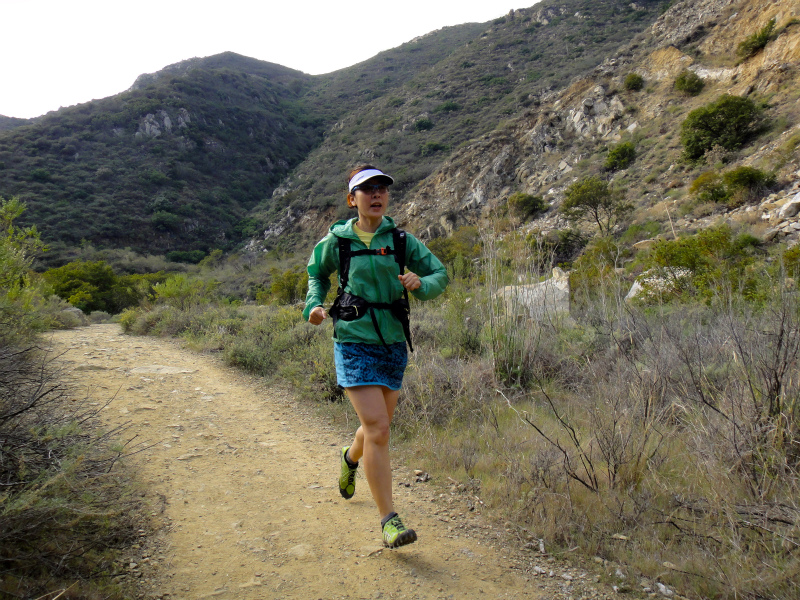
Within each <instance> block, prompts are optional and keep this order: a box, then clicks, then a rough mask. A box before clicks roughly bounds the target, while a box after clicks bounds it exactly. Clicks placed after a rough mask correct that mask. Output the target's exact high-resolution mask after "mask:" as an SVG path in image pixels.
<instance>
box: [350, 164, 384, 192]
mask: <svg viewBox="0 0 800 600" xmlns="http://www.w3.org/2000/svg"><path fill="white" fill-rule="evenodd" d="M376 177H377V178H379V179H378V181H376V182H375V183H385V184H386V185H391V184H393V183H394V179H392V178H391V177H389V176H388V175H387V174H386V173H384V172H383V171H381V170H380V169H365V170H363V171H359V172H358V173H356V174H355V175H353V178H352V179H351V180H350V183H348V184H347V191H348V192H350V193H352V192H353V188H354V187H356V186H357V185H359V184H362V183H364V182H365V181H367V180H368V179H372V178H376Z"/></svg>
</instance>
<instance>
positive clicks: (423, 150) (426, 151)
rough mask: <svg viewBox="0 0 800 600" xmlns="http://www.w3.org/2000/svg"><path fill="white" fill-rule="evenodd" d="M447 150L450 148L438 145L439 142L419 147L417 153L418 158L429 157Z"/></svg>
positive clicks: (445, 145)
mask: <svg viewBox="0 0 800 600" xmlns="http://www.w3.org/2000/svg"><path fill="white" fill-rule="evenodd" d="M449 149H450V146H448V145H447V144H440V143H439V142H427V143H425V144H423V145H422V146H420V148H419V153H420V156H431V155H433V154H437V153H438V152H444V151H446V150H449Z"/></svg>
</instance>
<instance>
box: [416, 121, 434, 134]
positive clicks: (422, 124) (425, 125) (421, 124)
mask: <svg viewBox="0 0 800 600" xmlns="http://www.w3.org/2000/svg"><path fill="white" fill-rule="evenodd" d="M414 129H416V130H417V131H428V130H429V129H433V121H431V120H430V119H427V118H422V119H418V120H416V121H414Z"/></svg>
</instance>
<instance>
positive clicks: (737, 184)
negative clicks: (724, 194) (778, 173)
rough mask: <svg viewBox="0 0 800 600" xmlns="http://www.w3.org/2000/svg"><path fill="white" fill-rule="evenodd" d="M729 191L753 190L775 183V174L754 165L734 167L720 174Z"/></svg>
mask: <svg viewBox="0 0 800 600" xmlns="http://www.w3.org/2000/svg"><path fill="white" fill-rule="evenodd" d="M722 180H723V181H724V182H725V185H726V186H727V188H728V190H729V191H730V192H737V191H739V190H755V189H759V188H766V187H770V186H771V185H774V184H775V174H774V173H769V172H767V171H762V170H761V169H757V168H755V167H747V166H742V167H736V168H735V169H731V170H730V171H728V172H727V173H725V174H724V175H723V176H722Z"/></svg>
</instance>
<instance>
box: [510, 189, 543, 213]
mask: <svg viewBox="0 0 800 600" xmlns="http://www.w3.org/2000/svg"><path fill="white" fill-rule="evenodd" d="M547 208H548V206H547V202H545V201H544V198H542V197H541V196H534V195H533V194H526V193H524V192H516V193H514V194H511V195H510V196H509V197H508V210H509V212H511V214H512V215H514V216H515V217H517V218H518V219H527V218H530V217H533V216H535V215H537V214H539V213H542V212H544V211H546V210H547Z"/></svg>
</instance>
